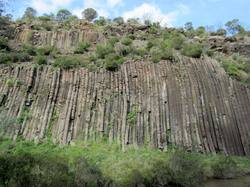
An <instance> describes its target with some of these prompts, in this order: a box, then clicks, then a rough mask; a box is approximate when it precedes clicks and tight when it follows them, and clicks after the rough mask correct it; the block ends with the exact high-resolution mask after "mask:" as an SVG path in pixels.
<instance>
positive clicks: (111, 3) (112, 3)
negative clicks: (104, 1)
mask: <svg viewBox="0 0 250 187" xmlns="http://www.w3.org/2000/svg"><path fill="white" fill-rule="evenodd" d="M117 4H120V5H121V4H122V0H108V5H109V6H110V7H111V8H113V7H114V6H116V5H117Z"/></svg>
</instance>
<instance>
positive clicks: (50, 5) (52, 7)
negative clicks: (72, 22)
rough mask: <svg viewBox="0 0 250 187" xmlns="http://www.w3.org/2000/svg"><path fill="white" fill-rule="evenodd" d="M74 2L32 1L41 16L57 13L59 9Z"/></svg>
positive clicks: (63, 0) (59, 0) (55, 0)
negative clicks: (42, 14)
mask: <svg viewBox="0 0 250 187" xmlns="http://www.w3.org/2000/svg"><path fill="white" fill-rule="evenodd" d="M72 1H73V0H32V1H31V6H32V7H33V8H34V9H36V10H37V12H38V13H39V14H41V13H49V12H55V11H56V10H57V9H58V8H59V7H66V6H67V5H70V3H71V2H72Z"/></svg>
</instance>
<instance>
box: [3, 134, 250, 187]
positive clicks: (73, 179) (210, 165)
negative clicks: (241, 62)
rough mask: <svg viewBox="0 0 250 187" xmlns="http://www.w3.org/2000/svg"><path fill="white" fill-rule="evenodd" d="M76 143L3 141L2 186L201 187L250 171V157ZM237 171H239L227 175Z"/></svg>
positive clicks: (4, 139)
mask: <svg viewBox="0 0 250 187" xmlns="http://www.w3.org/2000/svg"><path fill="white" fill-rule="evenodd" d="M19 139H22V138H19ZM75 144H76V145H75V146H74V147H71V146H70V145H69V146H64V147H61V146H57V145H54V144H53V143H51V142H48V143H46V144H42V143H39V144H38V145H37V146H36V145H34V142H25V141H17V142H15V143H13V142H12V141H11V140H9V139H6V138H1V142H0V175H1V181H0V182H1V185H3V184H13V183H14V184H20V185H21V184H30V182H33V181H35V182H36V184H37V185H38V184H39V185H40V184H41V185H45V186H46V185H52V186H55V185H60V184H62V183H63V184H62V185H63V186H65V184H71V185H73V184H74V185H76V186H77V185H79V184H82V185H83V184H85V186H98V185H99V186H104V185H105V184H106V185H108V184H109V185H114V186H166V185H170V184H178V185H182V186H195V185H197V184H200V183H201V182H202V181H203V180H205V179H206V178H207V177H217V176H218V175H220V174H222V173H221V172H226V173H231V172H233V173H235V171H237V172H238V174H240V173H246V172H247V171H249V168H250V166H249V163H250V162H249V157H236V156H230V157H222V156H217V157H216V156H212V155H211V156H204V155H194V154H190V153H187V152H186V151H185V150H181V149H180V150H178V149H175V151H174V152H168V153H163V152H160V151H155V150H148V149H145V148H140V149H139V150H134V149H129V150H127V151H126V153H123V152H121V150H120V147H119V146H118V145H117V144H113V145H112V146H109V144H108V143H103V144H94V143H91V142H87V143H83V142H75ZM224 160H227V161H226V162H225V161H224ZM232 162H233V163H234V164H231V163H232ZM232 167H235V170H234V171H232V170H227V171H225V169H226V168H232ZM35 168H39V170H37V169H35ZM216 168H219V169H216ZM230 175H231V174H230Z"/></svg>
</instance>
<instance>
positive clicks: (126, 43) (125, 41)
mask: <svg viewBox="0 0 250 187" xmlns="http://www.w3.org/2000/svg"><path fill="white" fill-rule="evenodd" d="M132 42H133V40H132V39H130V38H124V39H123V40H122V41H121V43H122V45H126V46H128V45H131V44H132Z"/></svg>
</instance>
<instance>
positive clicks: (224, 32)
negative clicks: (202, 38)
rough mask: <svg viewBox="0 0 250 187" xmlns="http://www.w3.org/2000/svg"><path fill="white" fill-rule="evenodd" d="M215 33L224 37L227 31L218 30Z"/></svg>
mask: <svg viewBox="0 0 250 187" xmlns="http://www.w3.org/2000/svg"><path fill="white" fill-rule="evenodd" d="M216 33H217V35H218V36H225V35H226V34H227V30H226V29H218V30H217V32H216Z"/></svg>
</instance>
